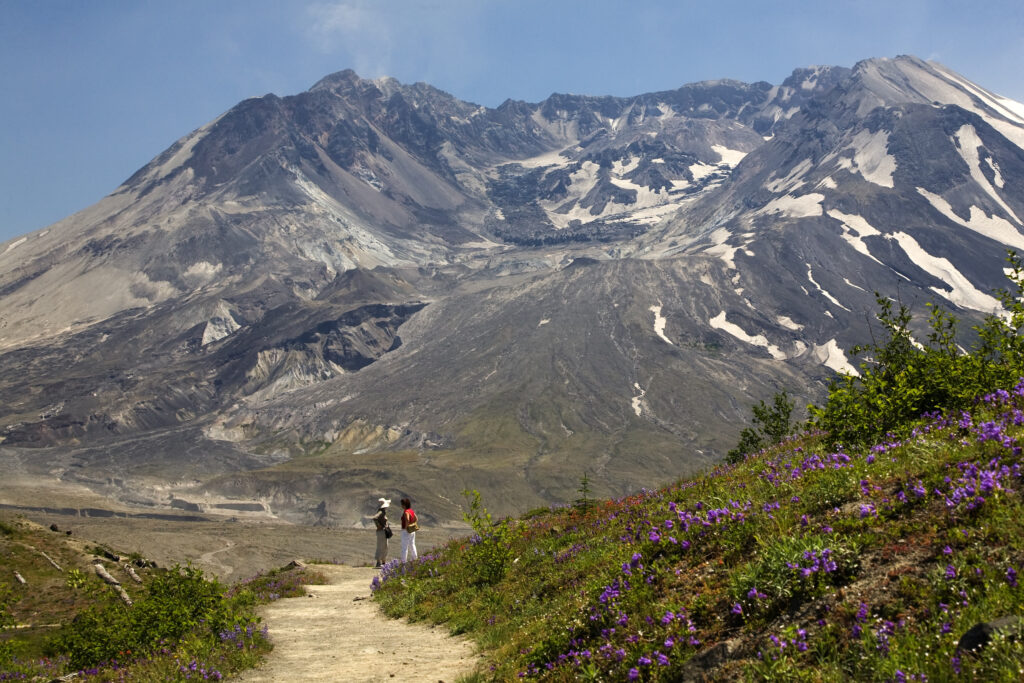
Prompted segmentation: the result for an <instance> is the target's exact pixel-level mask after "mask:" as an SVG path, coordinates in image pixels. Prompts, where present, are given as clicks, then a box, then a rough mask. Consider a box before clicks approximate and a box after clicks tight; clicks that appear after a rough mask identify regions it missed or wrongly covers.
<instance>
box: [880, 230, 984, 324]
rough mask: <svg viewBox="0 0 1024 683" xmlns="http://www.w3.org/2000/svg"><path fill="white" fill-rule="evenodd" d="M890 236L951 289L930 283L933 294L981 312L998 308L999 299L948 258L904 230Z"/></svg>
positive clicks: (922, 266)
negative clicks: (930, 249)
mask: <svg viewBox="0 0 1024 683" xmlns="http://www.w3.org/2000/svg"><path fill="white" fill-rule="evenodd" d="M889 239H891V240H893V241H895V242H896V243H897V244H899V245H900V247H901V248H902V249H903V251H904V252H906V254H907V257H908V258H910V260H911V261H913V262H914V264H915V265H917V266H918V267H919V268H921V269H922V270H924V271H925V272H927V273H930V274H931V275H934V276H935V277H937V278H938V279H940V280H942V281H943V282H945V283H946V284H947V285H949V288H950V290H951V291H948V292H947V291H946V290H944V289H941V288H939V287H930V288H929V289H931V290H932V291H933V292H935V293H936V294H938V295H940V296H942V297H944V298H946V299H948V300H949V301H950V302H952V303H954V304H956V305H957V306H960V307H961V308H970V309H972V310H975V311H981V312H982V313H993V312H995V311H998V310H999V309H1000V304H999V301H998V300H996V299H995V298H994V297H991V296H989V295H988V294H985V293H984V292H982V291H981V290H979V289H978V288H977V287H975V286H974V285H973V284H971V281H970V280H968V279H967V278H966V277H965V276H964V275H963V273H961V272H960V271H959V270H957V269H956V266H954V265H953V264H952V263H950V262H949V260H947V259H944V258H941V257H939V256H933V255H931V254H929V253H928V252H927V251H925V250H924V248H923V247H921V245H920V244H918V242H917V240H915V239H914V238H913V237H911V236H910V235H908V234H907V233H905V232H896V233H893V234H892V235H889Z"/></svg>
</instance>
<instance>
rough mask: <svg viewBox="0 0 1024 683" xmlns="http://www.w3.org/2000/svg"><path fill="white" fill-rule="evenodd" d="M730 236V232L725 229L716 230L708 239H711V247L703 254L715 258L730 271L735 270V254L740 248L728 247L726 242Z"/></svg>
mask: <svg viewBox="0 0 1024 683" xmlns="http://www.w3.org/2000/svg"><path fill="white" fill-rule="evenodd" d="M731 235H732V233H731V232H729V231H728V230H726V229H725V228H716V229H715V230H714V231H713V232H712V233H711V235H709V237H710V238H711V242H712V245H711V246H710V247H707V248H706V249H705V250H704V253H705V254H710V255H711V256H717V257H718V258H720V259H722V261H723V262H724V263H725V265H727V266H728V267H729V268H730V269H731V270H736V260H735V259H736V252H737V251H739V250H740V249H741V248H742V247H734V246H730V245H729V243H728V241H729V237H730V236H731Z"/></svg>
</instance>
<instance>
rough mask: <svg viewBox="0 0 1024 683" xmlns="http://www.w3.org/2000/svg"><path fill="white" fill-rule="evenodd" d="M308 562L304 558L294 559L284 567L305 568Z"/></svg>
mask: <svg viewBox="0 0 1024 683" xmlns="http://www.w3.org/2000/svg"><path fill="white" fill-rule="evenodd" d="M305 568H306V563H305V562H303V561H302V560H292V561H291V562H289V563H288V564H286V565H285V566H284V569H286V570H287V569H305Z"/></svg>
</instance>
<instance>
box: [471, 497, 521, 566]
mask: <svg viewBox="0 0 1024 683" xmlns="http://www.w3.org/2000/svg"><path fill="white" fill-rule="evenodd" d="M462 495H464V496H465V497H466V500H467V501H468V502H469V510H468V511H465V512H463V514H462V517H463V519H465V520H466V522H468V523H469V525H470V526H472V527H473V531H475V532H476V536H474V537H473V538H472V539H471V540H470V548H469V551H468V552H469V557H470V562H471V563H472V564H473V566H474V568H475V575H476V580H477V581H478V582H479V583H484V584H494V583H497V582H498V581H500V580H501V579H502V577H504V576H505V571H506V570H507V569H508V564H509V562H510V561H511V560H512V548H511V546H510V544H509V539H510V537H511V529H510V528H509V522H508V520H507V519H503V520H501V521H500V522H494V521H493V520H492V519H491V513H489V512H488V511H487V508H485V507H484V506H483V504H482V503H481V502H480V492H479V491H477V490H473V491H463V492H462Z"/></svg>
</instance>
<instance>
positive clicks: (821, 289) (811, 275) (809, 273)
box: [805, 263, 850, 311]
mask: <svg viewBox="0 0 1024 683" xmlns="http://www.w3.org/2000/svg"><path fill="white" fill-rule="evenodd" d="M805 265H806V266H807V280H808V281H809V282H810V283H811V284H812V285H814V287H815V289H817V290H818V291H819V292H821V294H822V296H824V297H825V298H826V299H828V300H829V301H831V302H832V303H834V304H835V305H836V306H838V307H839V308H841V309H843V310H844V311H849V310H850V309H849V308H847V307H846V306H844V305H842V304H841V303H839V300H838V299H836V298H835V297H834V296H832V295H831V294H829V293H828V292H827V291H826V290H825V288H824V287H822V286H821V285H819V284H818V283H817V282H816V281H815V280H814V273H813V272H812V270H811V264H810V263H807V264H805Z"/></svg>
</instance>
